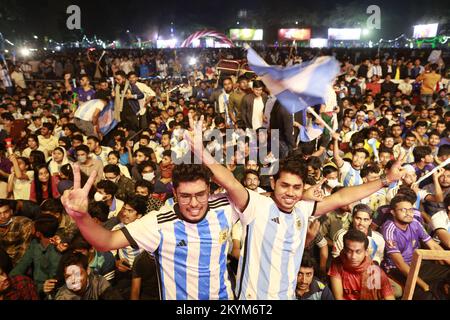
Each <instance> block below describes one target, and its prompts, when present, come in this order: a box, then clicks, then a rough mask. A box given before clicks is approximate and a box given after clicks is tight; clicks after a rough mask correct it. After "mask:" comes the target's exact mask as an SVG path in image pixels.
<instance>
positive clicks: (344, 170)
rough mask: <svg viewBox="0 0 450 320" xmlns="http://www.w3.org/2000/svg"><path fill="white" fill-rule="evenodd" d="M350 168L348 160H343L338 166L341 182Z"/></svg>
mask: <svg viewBox="0 0 450 320" xmlns="http://www.w3.org/2000/svg"><path fill="white" fill-rule="evenodd" d="M350 169H351V164H350V163H349V162H348V161H344V163H343V164H342V167H340V168H339V173H340V176H341V182H343V181H344V178H345V176H346V175H347V173H348V172H349V171H350Z"/></svg>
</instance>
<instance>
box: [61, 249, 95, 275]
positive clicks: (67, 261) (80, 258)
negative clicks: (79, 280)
mask: <svg viewBox="0 0 450 320" xmlns="http://www.w3.org/2000/svg"><path fill="white" fill-rule="evenodd" d="M74 265H76V266H80V267H82V268H83V269H85V270H87V269H88V266H89V258H88V257H87V256H85V255H84V254H82V253H77V252H71V253H69V254H68V255H65V256H64V257H63V259H61V262H60V266H61V269H62V270H63V271H64V272H65V270H66V268H67V267H69V266H74Z"/></svg>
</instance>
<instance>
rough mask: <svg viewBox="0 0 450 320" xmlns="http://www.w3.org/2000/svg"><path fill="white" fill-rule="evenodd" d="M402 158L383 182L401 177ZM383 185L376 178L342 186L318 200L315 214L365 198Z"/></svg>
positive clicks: (321, 213)
mask: <svg viewBox="0 0 450 320" xmlns="http://www.w3.org/2000/svg"><path fill="white" fill-rule="evenodd" d="M403 159H404V157H400V158H399V159H398V160H397V161H396V162H395V164H394V165H393V166H392V168H391V169H390V170H389V172H388V173H387V175H386V177H385V179H386V181H385V183H388V184H390V183H392V182H395V181H398V180H400V179H401V178H402V177H403V175H404V169H403V168H402V166H401V165H402V161H403ZM318 187H319V185H317V186H314V187H312V188H314V189H317V188H318ZM383 187H385V185H384V184H383V181H382V179H378V180H375V181H372V182H369V183H365V184H362V185H359V186H353V187H346V188H343V189H341V190H339V191H338V192H336V193H334V194H332V195H331V196H329V197H326V198H324V199H323V201H321V202H318V203H317V209H316V215H323V214H326V213H329V212H331V211H332V210H334V209H336V208H340V207H343V206H345V205H348V204H351V203H353V202H356V201H359V200H361V199H364V198H367V197H368V196H370V195H372V194H373V193H375V192H377V191H378V190H380V189H381V188H383ZM308 191H309V190H308ZM308 194H310V192H308ZM306 200H307V199H306Z"/></svg>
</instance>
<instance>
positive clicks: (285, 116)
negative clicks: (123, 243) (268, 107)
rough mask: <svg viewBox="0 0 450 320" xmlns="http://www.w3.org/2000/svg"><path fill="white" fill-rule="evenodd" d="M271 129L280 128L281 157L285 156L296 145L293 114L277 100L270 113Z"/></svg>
mask: <svg viewBox="0 0 450 320" xmlns="http://www.w3.org/2000/svg"><path fill="white" fill-rule="evenodd" d="M270 129H271V130H279V135H280V140H279V141H280V144H279V150H280V158H285V157H286V156H287V154H288V153H289V151H291V150H292V149H294V148H295V147H296V143H295V139H294V135H293V118H292V114H291V113H289V112H288V111H287V110H286V108H284V107H283V106H282V105H281V104H280V102H279V101H278V100H277V101H276V102H275V104H274V106H273V109H272V112H271V113H270Z"/></svg>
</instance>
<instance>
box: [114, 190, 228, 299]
mask: <svg viewBox="0 0 450 320" xmlns="http://www.w3.org/2000/svg"><path fill="white" fill-rule="evenodd" d="M208 206H209V208H208V212H207V214H206V216H205V218H204V219H203V220H201V221H200V222H198V223H189V222H187V221H184V220H182V219H181V218H180V217H181V213H180V212H179V208H178V205H177V204H176V203H173V200H172V199H170V200H168V201H167V202H166V204H165V205H164V207H162V208H161V209H160V211H158V212H156V211H153V212H151V213H149V214H147V215H145V216H144V217H142V218H141V219H140V220H137V221H135V222H134V223H131V224H129V225H127V226H126V228H124V229H122V231H123V232H124V234H125V236H126V237H127V239H128V241H129V242H130V244H131V245H132V246H133V247H138V248H141V249H144V250H146V251H149V252H153V253H154V254H155V258H156V261H157V264H158V270H159V272H158V277H159V283H160V289H161V298H162V299H163V300H219V299H220V300H228V299H233V298H234V296H233V291H232V289H231V283H230V281H229V277H228V272H227V265H226V263H227V253H228V246H229V242H228V238H229V237H230V234H231V229H232V226H233V224H234V223H235V222H236V221H237V215H236V213H233V212H235V211H233V209H232V206H231V204H230V202H229V200H228V198H227V197H226V196H225V195H223V194H222V195H214V196H210V198H209V201H208Z"/></svg>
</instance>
